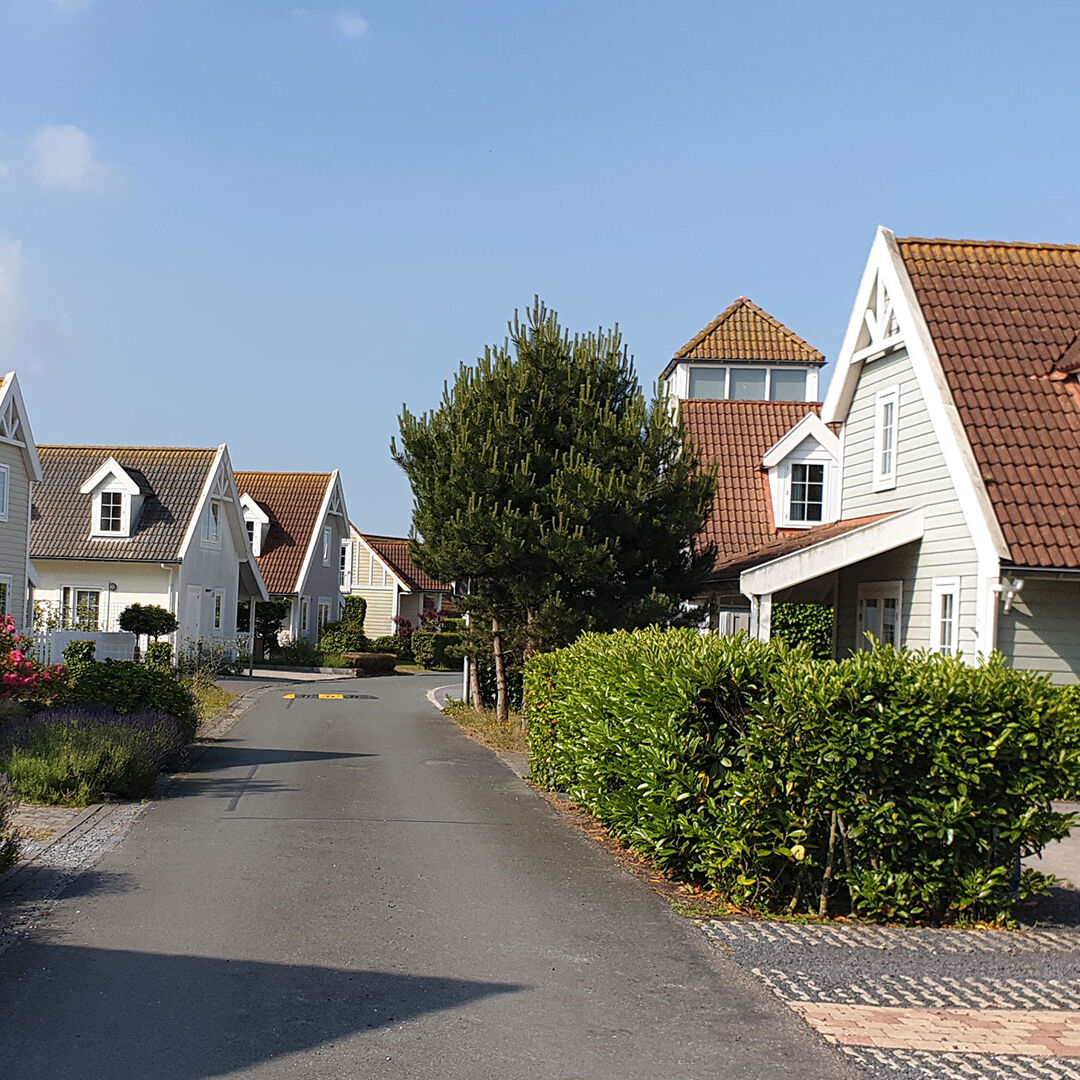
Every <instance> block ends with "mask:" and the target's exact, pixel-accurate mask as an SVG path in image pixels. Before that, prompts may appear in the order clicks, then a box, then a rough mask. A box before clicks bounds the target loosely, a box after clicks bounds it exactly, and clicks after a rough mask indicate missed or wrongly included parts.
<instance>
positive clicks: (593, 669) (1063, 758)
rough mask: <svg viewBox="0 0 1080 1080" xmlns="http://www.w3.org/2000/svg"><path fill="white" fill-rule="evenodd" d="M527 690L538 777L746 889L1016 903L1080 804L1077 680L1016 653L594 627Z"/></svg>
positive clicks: (870, 900)
mask: <svg viewBox="0 0 1080 1080" xmlns="http://www.w3.org/2000/svg"><path fill="white" fill-rule="evenodd" d="M525 693H526V708H527V717H528V722H529V741H530V746H531V749H532V754H533V757H532V762H531V773H532V775H533V777H534V778H536V779H537V780H539V781H540V782H541V783H542V784H544V785H546V786H548V787H554V788H559V789H561V790H565V791H568V792H569V793H570V794H571V796H572V797H573V798H574V799H575V801H577V802H578V803H579V804H580V805H582V806H583V807H585V808H587V809H588V810H589V811H590V812H592V813H593V814H594V815H595V816H596V817H597V818H599V819H600V820H601V821H603V822H604V823H605V824H606V825H608V826H609V827H610V828H611V830H612V831H613V832H614V833H615V834H616V835H618V836H620V837H622V838H623V839H625V840H626V841H627V842H629V843H630V844H631V845H633V846H634V847H635V848H636V849H637V850H639V851H641V852H642V853H643V854H645V855H648V856H649V857H651V858H652V859H653V860H654V861H655V862H656V863H658V864H659V865H660V866H663V867H667V868H670V869H672V870H674V871H676V872H678V873H680V874H683V875H686V876H689V877H691V878H694V879H697V880H701V881H705V882H707V883H708V884H710V885H711V886H712V887H714V888H716V889H718V890H719V891H720V892H721V893H722V894H723V895H724V896H725V897H726V898H728V899H730V900H731V901H733V902H735V903H738V904H741V905H751V906H756V907H759V908H762V909H768V910H774V911H776V910H787V911H791V912H797V911H811V912H823V911H824V910H826V909H828V908H829V907H830V906H832V907H833V908H835V907H838V906H839V907H841V908H843V909H845V910H851V911H853V912H855V913H856V914H858V915H861V916H863V917H866V918H869V919H873V920H879V921H901V922H910V921H923V920H940V919H950V918H957V917H962V918H976V917H999V916H1002V915H1004V914H1006V913H1007V912H1008V910H1009V908H1010V905H1011V904H1012V902H1013V900H1014V895H1013V893H1012V892H1011V890H1010V888H1009V880H1010V874H1011V872H1012V869H1013V866H1014V865H1015V861H1016V858H1017V856H1018V855H1019V856H1023V855H1028V854H1031V853H1034V852H1036V851H1038V850H1040V849H1041V848H1042V847H1043V846H1044V845H1045V844H1046V843H1048V842H1049V841H1051V840H1054V839H1058V838H1059V837H1061V836H1063V835H1064V834H1065V832H1066V831H1067V829H1068V825H1069V824H1070V820H1071V819H1070V818H1068V817H1066V816H1064V815H1060V814H1056V813H1054V811H1053V809H1052V806H1051V801H1052V799H1053V798H1055V797H1056V795H1057V794H1058V793H1059V792H1060V791H1061V790H1062V786H1063V785H1064V784H1066V783H1068V782H1069V779H1070V778H1071V777H1073V776H1074V775H1075V774H1076V769H1077V753H1076V750H1075V749H1074V748H1071V747H1070V746H1068V745H1067V744H1066V741H1065V740H1064V739H1063V738H1062V737H1061V735H1060V732H1061V729H1062V725H1063V724H1064V723H1065V721H1066V718H1067V711H1068V707H1067V704H1066V699H1065V697H1064V696H1063V695H1062V694H1061V693H1060V692H1059V691H1057V690H1056V689H1055V688H1053V687H1051V686H1050V685H1049V682H1048V680H1047V679H1045V678H1043V677H1041V676H1038V675H1035V674H1033V673H1031V672H1024V671H1013V670H1012V669H1010V668H1008V667H1006V666H1005V664H1004V662H1003V661H1002V659H1001V658H1000V657H999V656H995V657H993V658H991V660H989V661H988V662H987V663H985V664H984V665H982V666H980V667H969V666H967V665H966V664H964V663H963V662H962V661H961V660H959V659H956V658H949V657H943V656H936V655H927V654H910V653H905V652H901V651H898V650H896V649H893V648H878V649H875V650H874V651H873V652H860V653H858V654H856V655H855V656H853V657H850V658H848V659H845V660H843V661H838V662H837V661H816V660H814V659H812V658H811V657H810V655H809V652H808V650H807V649H805V648H804V649H798V650H792V649H789V648H788V647H787V646H786V645H784V643H783V642H780V641H774V642H771V643H769V644H767V645H765V644H761V643H758V642H755V641H751V640H748V639H747V638H745V637H743V636H738V637H734V638H710V637H703V636H701V635H698V634H697V633H695V632H694V631H691V630H674V631H661V630H646V631H639V632H636V633H616V634H611V635H596V634H590V635H585V636H583V637H582V638H580V639H579V640H578V641H577V642H576V643H575V644H574V645H572V646H570V647H569V648H566V649H562V650H559V651H558V652H555V653H551V654H548V655H544V656H540V657H536V658H535V659H533V660H532V661H531V662H530V664H529V666H528V668H527V671H526V679H525ZM1025 881H1026V883H1027V884H1028V885H1029V886H1030V887H1032V888H1034V887H1037V886H1038V884H1039V881H1038V876H1035V877H1031V876H1030V875H1026V877H1025Z"/></svg>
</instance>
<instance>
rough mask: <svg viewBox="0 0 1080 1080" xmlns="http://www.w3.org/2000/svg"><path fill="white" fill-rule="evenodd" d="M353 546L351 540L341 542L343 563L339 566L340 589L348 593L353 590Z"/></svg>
mask: <svg viewBox="0 0 1080 1080" xmlns="http://www.w3.org/2000/svg"><path fill="white" fill-rule="evenodd" d="M352 561H353V546H352V541H351V540H342V541H341V561H340V563H339V565H338V587H339V588H341V589H344V590H345V591H346V592H347V591H348V590H349V589H351V588H352Z"/></svg>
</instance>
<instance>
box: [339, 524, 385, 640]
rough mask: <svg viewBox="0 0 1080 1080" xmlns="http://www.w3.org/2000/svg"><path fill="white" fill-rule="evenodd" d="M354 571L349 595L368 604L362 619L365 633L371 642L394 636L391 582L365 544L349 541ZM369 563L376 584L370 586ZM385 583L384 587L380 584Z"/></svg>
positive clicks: (379, 562) (380, 563) (381, 565)
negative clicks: (350, 542) (375, 639)
mask: <svg viewBox="0 0 1080 1080" xmlns="http://www.w3.org/2000/svg"><path fill="white" fill-rule="evenodd" d="M352 551H353V564H352V566H353V568H352V588H351V589H350V594H351V595H353V596H362V597H363V598H364V599H365V600H366V601H367V614H366V615H365V616H364V633H365V634H367V636H368V637H370V638H376V637H384V636H385V635H387V634H392V633H393V632H394V621H393V620H394V616H395V615H396V614H397V605H396V597H397V590H395V588H394V579H393V577H391V576H390V575H389V574H385V568H384V567H383V564H382V562H381V561H380V560H379V559H377V558H374V557H373V556H372V554H371V552H370V550H369V549H368V548H367V546H366V545H365V544H362V543H360V542H359V541H358V540H355V539H354V540H353V541H352ZM372 562H374V564H375V577H374V580H375V581H376V582H377V583H378V584H375V585H371V584H369V583H368V582H369V576H370V574H371V569H372ZM384 575H385V580H386V585H385V586H384V585H382V584H381V583H382V581H383V580H384Z"/></svg>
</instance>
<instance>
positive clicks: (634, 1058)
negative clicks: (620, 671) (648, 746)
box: [0, 675, 853, 1080]
mask: <svg viewBox="0 0 1080 1080" xmlns="http://www.w3.org/2000/svg"><path fill="white" fill-rule="evenodd" d="M445 681H446V676H445V675H441V676H433V677H430V678H428V677H414V678H408V679H407V678H400V677H398V678H394V677H390V678H382V679H365V680H346V681H341V682H340V683H336V684H324V683H320V684H319V685H318V686H317V687H314V686H313V687H312V693H313V694H314V693H315V692H323V693H326V692H340V693H342V694H344V695H360V696H359V697H351V696H346V697H344V698H342V699H319V698H318V697H315V696H313V697H297V698H295V699H293V700H289V701H287V700H284V699H283V698H282V697H281V694H280V693H279V692H278V690H277V689H271V690H269V691H268V692H267V693H266V695H265V696H264V697H263V698H262V700H261V701H260V703H259V704H257V705H256V706H255V707H254V708H252V709H251V710H250V711H249V712H248V713H246V714H245V716H244V717H243V718H242V719H241V720H240V721H239V723H238V724H237V725H236V726H235V727H234V728H233V729H232V731H231V732H230V733H229V736H228V738H227V739H225V740H224V741H223V742H222V743H221V744H219V745H216V746H214V747H213V748H211V749H210V750H209V751H208V753H207V754H206V755H205V757H203V758H202V760H201V761H200V763H199V769H198V771H197V772H195V773H193V774H191V775H189V776H187V777H184V778H182V779H180V780H179V781H178V782H177V783H176V785H175V786H174V787H173V789H172V791H171V793H170V796H169V797H168V798H166V799H163V800H162V801H160V802H158V803H156V804H154V805H153V806H151V807H150V808H149V809H148V810H147V811H146V812H145V813H143V814H141V815H140V816H139V817H138V818H137V819H136V820H135V823H134V824H133V826H132V828H131V832H130V833H129V835H128V836H127V838H126V839H125V840H124V842H123V844H122V845H121V846H119V847H118V848H116V849H114V850H113V851H111V852H109V853H108V854H107V855H106V856H105V857H104V858H103V859H102V860H101V862H100V863H99V864H98V865H97V867H96V868H95V872H94V873H93V874H92V875H87V879H86V882H85V884H84V886H83V887H80V886H79V883H78V882H77V883H76V885H75V888H74V890H73V893H70V894H69V895H68V897H67V898H66V899H65V900H63V901H62V902H61V903H59V904H58V905H57V906H56V909H55V911H54V913H53V915H52V916H51V918H50V919H49V920H46V925H45V926H43V927H39V928H37V929H36V930H34V931H33V932H32V933H31V934H30V935H29V936H27V937H26V938H24V939H22V940H21V941H20V942H18V943H17V944H15V945H14V946H12V947H11V948H10V949H8V950H7V951H6V952H5V953H4V954H3V955H2V956H0V1063H2V1064H0V1074H2V1075H3V1076H4V1077H5V1078H7V1077H10V1078H11V1080H39V1078H40V1080H68V1078H71V1080H75V1078H78V1080H98V1078H101V1080H105V1078H108V1080H150V1078H153V1080H196V1078H204V1077H223V1076H228V1077H258V1078H278V1080H285V1078H288V1080H295V1078H298V1077H303V1078H309V1077H310V1078H318V1080H323V1078H345V1077H348V1078H350V1080H354V1078H358V1077H364V1078H367V1077H387V1078H402V1077H410V1078H411V1077H433V1078H434V1077H438V1078H440V1080H449V1078H459V1077H460V1078H468V1080H482V1078H488V1077H490V1078H492V1080H495V1078H498V1080H515V1078H519V1077H520V1078H526V1077H528V1078H532V1077H536V1078H541V1077H542V1078H545V1080H586V1078H587V1080H603V1078H619V1080H632V1078H642V1080H644V1078H649V1080H653V1078H656V1077H664V1078H665V1080H679V1078H695V1080H704V1078H706V1077H708V1078H712V1077H716V1076H731V1077H738V1078H739V1080H756V1078H761V1080H766V1078H768V1080H777V1078H782V1077H798V1078H800V1080H832V1078H841V1077H851V1076H852V1075H853V1072H852V1068H853V1067H852V1066H851V1064H850V1063H849V1062H847V1061H846V1060H845V1059H843V1058H842V1056H841V1055H840V1054H839V1052H837V1051H835V1050H834V1049H833V1048H831V1047H828V1046H826V1045H825V1044H824V1043H822V1042H821V1041H820V1040H819V1038H818V1037H817V1036H815V1035H813V1034H812V1033H811V1032H810V1031H809V1030H807V1029H806V1028H805V1027H804V1026H803V1025H802V1024H801V1022H800V1021H799V1019H798V1018H797V1017H796V1016H795V1015H794V1014H793V1013H792V1012H791V1011H790V1010H788V1009H787V1008H785V1007H784V1006H783V1005H782V1004H781V1003H780V1002H779V1001H778V1000H776V999H775V998H774V997H773V996H772V995H771V994H770V993H769V992H768V991H767V989H765V988H764V987H763V986H761V985H760V984H758V983H757V981H756V980H753V979H752V977H751V976H749V975H748V974H746V973H745V972H744V971H743V970H742V969H741V968H740V967H739V966H738V965H736V964H735V963H733V962H732V961H731V960H729V959H728V958H727V957H725V956H724V955H723V954H722V953H721V952H718V951H717V950H716V949H715V948H713V947H712V946H710V945H709V944H708V943H707V942H706V940H705V938H704V936H703V935H702V934H701V933H700V931H699V930H697V929H696V928H694V927H693V926H691V925H689V924H687V923H685V922H683V921H681V920H680V919H678V918H677V917H676V916H674V915H673V914H671V912H669V911H668V909H667V908H666V906H665V905H664V903H663V902H662V901H661V900H660V899H659V898H658V897H656V896H655V895H653V894H652V893H651V892H649V891H648V890H647V889H646V888H644V887H643V886H642V885H641V884H640V883H638V882H637V881H636V880H634V879H633V878H631V877H630V876H629V875H627V874H625V873H624V872H623V871H621V870H620V869H619V868H618V867H617V866H615V865H614V864H613V863H612V861H611V860H610V859H609V858H608V857H607V856H606V855H605V854H604V853H603V852H601V851H599V850H594V849H593V847H592V846H591V842H590V841H589V840H588V839H586V838H585V837H583V836H581V835H579V834H578V833H576V832H574V831H572V830H570V829H568V828H567V827H565V826H564V825H563V824H562V823H561V822H560V821H559V820H558V818H557V816H556V814H555V813H554V811H552V810H551V809H550V808H549V807H548V806H547V804H546V803H544V802H543V801H542V800H540V799H538V798H537V797H536V796H535V795H534V794H533V793H532V792H531V791H529V789H528V788H527V787H526V786H525V785H524V784H523V783H522V782H521V781H520V780H518V779H517V778H516V777H515V776H514V775H513V774H512V773H511V772H510V771H509V770H508V769H507V768H506V767H505V766H503V765H502V764H501V763H500V762H499V761H498V760H497V759H495V758H494V757H493V756H492V755H491V754H489V753H488V752H487V751H486V750H484V749H483V748H482V747H479V746H477V745H475V744H474V743H472V742H470V741H468V740H467V739H465V738H464V737H463V736H461V735H460V734H459V733H458V731H457V730H456V729H455V728H454V727H453V726H452V725H451V724H449V723H448V722H447V721H445V720H444V719H443V718H442V717H440V716H439V715H438V714H437V713H436V712H435V711H434V710H433V709H432V708H431V706H430V705H429V704H428V703H427V702H426V701H425V697H424V695H425V693H426V691H427V690H428V689H430V688H431V687H433V686H437V685H439V684H441V683H444V682H445Z"/></svg>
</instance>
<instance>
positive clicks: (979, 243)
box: [896, 236, 1080, 251]
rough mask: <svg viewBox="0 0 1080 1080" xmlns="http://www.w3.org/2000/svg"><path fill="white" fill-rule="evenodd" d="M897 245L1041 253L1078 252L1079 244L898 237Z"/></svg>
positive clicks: (938, 237)
mask: <svg viewBox="0 0 1080 1080" xmlns="http://www.w3.org/2000/svg"><path fill="white" fill-rule="evenodd" d="M896 242H897V243H898V244H939V245H940V244H948V245H949V246H950V247H999V248H1022V249H1027V250H1032V249H1034V250H1041V251H1080V244H1040V243H1032V242H1030V241H1027V240H952V239H949V238H948V237H944V236H898V237H897V238H896Z"/></svg>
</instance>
